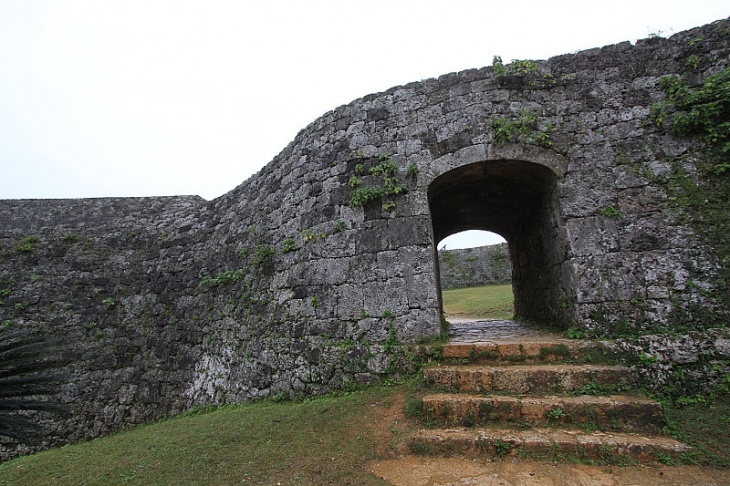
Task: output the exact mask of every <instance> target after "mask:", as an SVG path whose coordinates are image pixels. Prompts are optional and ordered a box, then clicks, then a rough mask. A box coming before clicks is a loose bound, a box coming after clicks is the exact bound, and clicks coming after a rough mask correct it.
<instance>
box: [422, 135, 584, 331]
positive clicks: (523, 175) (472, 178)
mask: <svg viewBox="0 0 730 486" xmlns="http://www.w3.org/2000/svg"><path fill="white" fill-rule="evenodd" d="M490 152H491V156H492V157H498V158H495V159H492V160H484V161H481V162H471V158H467V160H466V161H463V165H458V167H456V168H453V169H451V170H449V171H448V172H445V173H443V174H441V175H439V176H438V177H436V178H435V179H434V180H433V182H432V183H431V184H430V186H429V189H428V196H429V204H430V208H431V218H432V224H433V228H434V230H433V231H434V238H435V241H436V242H439V241H441V240H442V239H443V238H445V237H447V236H450V235H452V234H455V233H458V232H461V231H465V230H469V229H478V230H485V231H491V232H494V233H498V234H500V235H501V236H502V237H504V238H505V239H506V240H507V241H508V243H509V247H510V255H511V256H512V260H513V265H512V268H513V283H512V285H513V292H514V295H515V310H516V313H517V315H518V316H520V317H521V318H524V319H529V320H531V321H535V322H544V323H548V324H550V323H566V322H572V321H573V316H572V315H569V314H567V313H566V309H565V308H563V307H560V306H558V305H556V303H557V302H563V301H565V299H566V296H567V295H570V292H571V290H573V289H569V288H567V289H566V288H564V286H563V278H562V277H563V276H562V275H561V273H560V271H559V268H560V266H561V265H562V264H563V263H564V262H565V261H566V258H565V256H564V252H563V250H562V249H563V248H564V247H565V244H566V242H565V240H564V239H561V232H560V231H559V228H560V224H561V221H560V218H559V217H558V214H559V207H558V200H557V197H556V180H557V178H559V177H560V176H562V174H563V173H564V171H565V165H566V161H565V158H564V157H562V156H560V155H558V154H555V153H552V152H549V151H547V150H544V149H539V148H536V147H519V146H511V147H507V148H506V149H505V148H500V149H499V150H490ZM477 153H478V151H477ZM471 155H472V158H473V156H474V155H475V154H474V152H472V154H471ZM485 155H486V154H485ZM515 156H520V157H522V158H523V159H525V158H528V157H529V158H531V159H533V160H532V161H529V162H528V161H526V160H514V159H509V158H503V157H515ZM556 269H557V270H558V271H556ZM439 280H440V279H437V281H439ZM561 296H562V298H561Z"/></svg>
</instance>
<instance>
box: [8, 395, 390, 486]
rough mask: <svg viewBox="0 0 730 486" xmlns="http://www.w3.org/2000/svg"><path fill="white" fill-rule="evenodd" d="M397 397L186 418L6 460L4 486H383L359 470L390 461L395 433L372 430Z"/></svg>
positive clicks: (252, 407) (256, 406)
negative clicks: (368, 463)
mask: <svg viewBox="0 0 730 486" xmlns="http://www.w3.org/2000/svg"><path fill="white" fill-rule="evenodd" d="M395 392H396V388H392V387H391V388H386V387H373V388H369V389H367V390H365V391H361V392H357V393H352V394H347V395H344V396H340V397H333V396H329V397H323V398H316V399H311V400H307V401H304V402H301V403H293V402H289V403H272V402H258V403H253V404H247V405H239V406H229V407H225V408H223V409H220V410H217V411H214V412H209V413H199V414H195V415H191V414H188V415H185V416H182V417H178V418H174V419H170V420H166V421H163V422H159V423H156V424H152V425H147V426H141V427H137V428H135V429H132V430H129V431H125V432H122V433H119V434H115V435H112V436H108V437H103V438H100V439H97V440H94V441H91V442H87V443H81V444H76V445H73V446H66V447H63V448H60V449H55V450H50V451H46V452H43V453H40V454H36V455H33V456H26V457H22V458H19V459H16V460H13V461H9V462H7V463H5V464H2V465H0V484H2V485H15V484H23V485H41V484H43V485H46V484H54V485H84V484H95V485H96V484H145V485H150V484H216V485H225V484H256V485H268V484H273V485H275V484H277V483H278V482H281V483H282V484H287V485H291V484H333V485H350V484H352V485H355V484H357V485H382V484H387V483H385V482H384V481H382V480H380V479H378V478H376V477H374V476H372V475H371V474H369V473H368V472H366V471H365V470H364V469H363V465H364V463H365V462H366V461H368V460H371V459H374V458H375V457H376V456H378V455H383V454H387V448H388V447H390V446H391V445H392V443H393V439H394V437H396V435H397V434H398V433H399V432H398V430H396V428H395V426H393V425H389V426H388V428H386V429H385V433H383V427H377V426H373V424H374V423H379V422H382V421H383V420H382V415H383V414H384V413H385V411H386V410H387V408H388V407H389V406H391V405H392V404H393V403H394V401H395V400H396V398H395ZM374 404H377V405H374ZM391 408H392V407H391ZM397 408H398V409H402V406H398V407H397ZM378 434H380V435H381V436H380V437H379V436H378ZM383 437H384V438H383ZM383 448H385V452H384V449H383ZM244 480H245V481H244Z"/></svg>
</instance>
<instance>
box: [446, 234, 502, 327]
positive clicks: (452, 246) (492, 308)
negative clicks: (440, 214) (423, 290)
mask: <svg viewBox="0 0 730 486" xmlns="http://www.w3.org/2000/svg"><path fill="white" fill-rule="evenodd" d="M438 267H439V275H440V282H439V283H440V285H441V303H442V310H443V313H444V314H445V317H446V319H447V320H448V321H449V322H452V323H454V322H459V321H463V320H466V321H467V322H470V321H473V320H479V321H482V320H495V319H497V320H502V319H512V317H513V316H514V293H513V291H512V265H511V260H510V257H509V247H508V245H507V242H506V240H505V239H504V238H503V237H502V236H501V235H498V234H497V233H492V232H489V231H481V230H469V231H463V232H460V233H456V234H454V235H451V236H447V237H446V238H444V239H443V240H442V241H441V242H439V244H438Z"/></svg>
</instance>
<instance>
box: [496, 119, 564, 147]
mask: <svg viewBox="0 0 730 486" xmlns="http://www.w3.org/2000/svg"><path fill="white" fill-rule="evenodd" d="M490 126H491V128H492V130H494V135H493V140H494V143H496V144H497V145H502V144H505V143H509V142H522V143H528V144H531V145H537V146H539V147H545V148H550V147H552V146H553V140H552V138H551V134H552V132H553V128H554V127H553V125H551V124H546V125H544V126H543V127H540V126H539V124H538V120H537V113H531V112H527V111H523V112H521V113H520V116H519V118H518V119H517V120H511V119H509V118H494V119H493V120H492V121H491V122H490Z"/></svg>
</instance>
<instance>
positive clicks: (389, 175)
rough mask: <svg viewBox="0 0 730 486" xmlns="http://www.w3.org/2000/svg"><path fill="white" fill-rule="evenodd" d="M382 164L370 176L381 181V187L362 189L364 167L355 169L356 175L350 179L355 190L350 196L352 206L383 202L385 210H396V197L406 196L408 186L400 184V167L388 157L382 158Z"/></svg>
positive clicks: (375, 167)
mask: <svg viewBox="0 0 730 486" xmlns="http://www.w3.org/2000/svg"><path fill="white" fill-rule="evenodd" d="M379 160H380V163H379V164H378V165H376V166H374V167H372V168H371V169H370V171H369V174H370V175H371V176H373V177H375V178H380V179H381V182H382V183H381V184H380V185H372V186H366V187H361V184H362V182H361V181H360V178H359V177H358V176H359V175H362V174H363V173H364V169H363V166H362V165H361V164H358V165H357V166H356V167H355V173H356V175H355V176H353V177H352V178H350V182H349V184H350V187H352V188H354V190H353V191H352V195H351V196H350V205H351V206H353V207H360V206H365V205H366V204H368V203H369V202H372V201H377V200H381V199H382V200H383V209H384V210H386V211H389V210H391V209H394V208H395V201H394V200H393V198H394V196H398V195H401V194H404V193H405V191H406V186H405V185H403V184H401V183H400V182H398V180H397V179H396V174H397V173H398V166H397V165H396V164H395V162H393V161H392V160H391V159H390V157H389V156H388V155H381V156H380V159H379Z"/></svg>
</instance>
